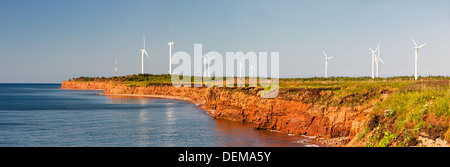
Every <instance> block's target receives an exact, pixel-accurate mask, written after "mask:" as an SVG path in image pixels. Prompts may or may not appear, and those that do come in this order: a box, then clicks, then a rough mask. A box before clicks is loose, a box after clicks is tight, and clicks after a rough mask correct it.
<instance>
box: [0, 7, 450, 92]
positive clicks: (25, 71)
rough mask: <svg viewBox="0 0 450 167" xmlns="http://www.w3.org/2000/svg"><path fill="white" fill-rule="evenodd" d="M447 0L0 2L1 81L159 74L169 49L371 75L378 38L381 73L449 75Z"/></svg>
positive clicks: (304, 70) (287, 68)
mask: <svg viewBox="0 0 450 167" xmlns="http://www.w3.org/2000/svg"><path fill="white" fill-rule="evenodd" d="M449 8H450V1H446V0H429V1H419V0H376V1H375V0H370V1H368V0H366V1H365V0H339V1H335V0H328V1H327V0H308V1H305V0H280V1H272V0H151V1H150V0H126V1H125V0H39V1H36V0H2V1H0V83H60V82H62V81H64V80H68V79H71V78H75V77H79V76H99V77H102V76H104V77H110V76H113V75H114V63H115V59H116V58H117V59H118V75H130V74H138V73H140V71H141V52H140V49H142V36H143V34H145V36H146V44H147V46H146V48H147V51H148V53H149V56H150V59H147V58H146V59H145V63H146V64H145V72H146V73H152V74H166V73H167V72H168V68H169V59H168V57H169V46H168V45H167V43H168V42H169V41H171V39H172V35H171V29H172V28H173V39H174V42H175V48H174V50H175V52H177V51H184V52H187V53H189V54H190V55H191V56H193V50H194V44H197V43H201V44H202V45H203V50H204V51H205V52H206V50H208V48H210V50H211V51H216V52H219V53H221V54H223V55H225V52H237V51H242V52H250V51H254V52H279V56H280V57H279V61H280V69H279V73H280V77H295V78H299V77H301V78H303V77H315V76H317V77H322V76H323V75H324V64H325V62H324V56H323V54H322V51H323V50H325V51H326V53H327V54H328V56H333V57H334V58H333V59H331V60H330V61H329V64H328V76H351V77H355V76H370V75H371V54H370V51H369V49H368V48H373V49H374V48H376V46H377V44H378V43H380V48H381V58H382V59H383V61H384V62H385V63H386V64H385V65H383V64H380V77H390V76H405V75H408V76H412V75H414V44H413V42H412V41H411V39H410V37H411V36H412V37H414V39H415V40H416V42H417V43H418V44H419V45H420V44H422V43H428V45H426V46H424V47H423V48H421V49H420V50H419V75H422V76H428V75H441V76H442V75H443V76H450V64H449V63H450V10H448V9H449Z"/></svg>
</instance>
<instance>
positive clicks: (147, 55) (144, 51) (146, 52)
mask: <svg viewBox="0 0 450 167" xmlns="http://www.w3.org/2000/svg"><path fill="white" fill-rule="evenodd" d="M144 53H145V55H147V58H149V59H150V57H148V53H147V51H146V50H144Z"/></svg>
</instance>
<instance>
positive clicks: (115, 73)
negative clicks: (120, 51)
mask: <svg viewBox="0 0 450 167" xmlns="http://www.w3.org/2000/svg"><path fill="white" fill-rule="evenodd" d="M114 76H116V77H117V57H116V67H115V68H114Z"/></svg>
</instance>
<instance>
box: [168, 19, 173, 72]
mask: <svg viewBox="0 0 450 167" xmlns="http://www.w3.org/2000/svg"><path fill="white" fill-rule="evenodd" d="M170 34H171V36H172V41H171V42H169V43H167V44H168V45H169V75H172V49H173V44H174V43H173V27H172V29H171V31H170Z"/></svg>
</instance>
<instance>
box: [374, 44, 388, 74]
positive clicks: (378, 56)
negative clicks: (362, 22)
mask: <svg viewBox="0 0 450 167" xmlns="http://www.w3.org/2000/svg"><path fill="white" fill-rule="evenodd" d="M378 46H380V45H378ZM380 52H381V48H380V47H378V55H377V56H376V57H375V63H376V68H377V70H376V77H378V61H381V63H383V64H386V63H384V61H383V60H381V57H380Z"/></svg>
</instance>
